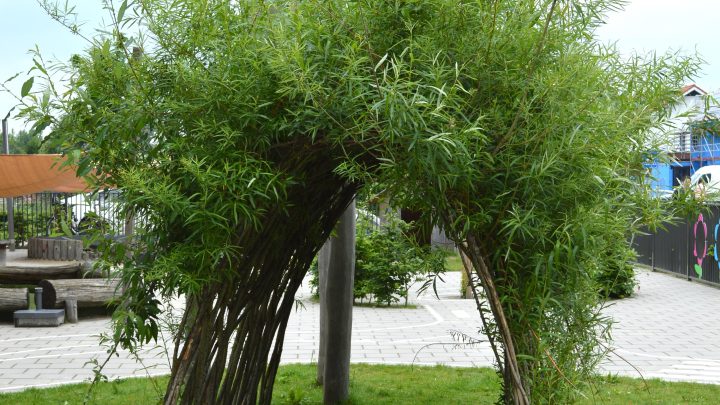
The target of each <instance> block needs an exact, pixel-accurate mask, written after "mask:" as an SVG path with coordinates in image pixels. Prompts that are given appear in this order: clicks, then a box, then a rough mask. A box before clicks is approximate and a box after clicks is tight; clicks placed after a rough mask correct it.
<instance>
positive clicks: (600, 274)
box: [595, 247, 635, 298]
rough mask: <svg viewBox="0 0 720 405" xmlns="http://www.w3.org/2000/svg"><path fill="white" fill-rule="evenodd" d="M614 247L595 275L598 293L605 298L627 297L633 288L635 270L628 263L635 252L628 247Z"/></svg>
mask: <svg viewBox="0 0 720 405" xmlns="http://www.w3.org/2000/svg"><path fill="white" fill-rule="evenodd" d="M616 249H617V250H615V251H613V252H609V253H608V254H607V256H606V260H605V265H604V266H600V267H599V268H598V270H597V273H596V275H595V281H596V282H597V283H598V290H599V292H600V295H601V296H602V297H605V298H625V297H629V296H631V295H632V294H633V291H634V289H635V270H634V269H633V266H632V264H631V263H630V262H631V261H632V260H633V259H634V258H635V252H634V251H633V250H632V249H630V248H628V247H617V248H616Z"/></svg>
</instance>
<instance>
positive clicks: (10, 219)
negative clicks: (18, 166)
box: [2, 110, 15, 252]
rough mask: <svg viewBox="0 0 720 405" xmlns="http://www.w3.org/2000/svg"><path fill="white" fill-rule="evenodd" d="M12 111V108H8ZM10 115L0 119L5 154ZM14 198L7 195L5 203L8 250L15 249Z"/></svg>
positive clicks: (8, 151)
mask: <svg viewBox="0 0 720 405" xmlns="http://www.w3.org/2000/svg"><path fill="white" fill-rule="evenodd" d="M10 111H12V110H10ZM9 116H10V112H8V113H7V115H6V116H5V118H3V120H2V136H3V153H4V154H6V155H9V154H10V137H9V134H8V127H7V120H8V117H9ZM13 203H14V198H13V197H7V198H6V199H5V204H6V207H7V210H6V212H7V226H8V239H9V241H10V251H11V252H14V251H15V213H14V208H15V206H14V204H13Z"/></svg>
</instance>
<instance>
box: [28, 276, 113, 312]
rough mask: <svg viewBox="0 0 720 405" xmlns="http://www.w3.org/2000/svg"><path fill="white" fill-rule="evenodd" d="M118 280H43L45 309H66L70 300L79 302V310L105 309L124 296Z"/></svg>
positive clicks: (41, 282) (41, 283) (41, 285)
mask: <svg viewBox="0 0 720 405" xmlns="http://www.w3.org/2000/svg"><path fill="white" fill-rule="evenodd" d="M118 285H119V282H118V280H112V279H111V280H108V279H106V278H83V279H68V280H42V281H40V283H39V285H38V286H39V287H42V289H43V295H42V306H43V308H64V307H65V300H66V299H68V298H72V299H76V300H77V307H78V308H97V307H104V306H107V305H108V304H111V303H113V302H115V301H116V300H117V298H118V297H119V296H120V294H122V291H120V289H118Z"/></svg>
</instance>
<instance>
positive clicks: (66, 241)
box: [28, 237, 83, 261]
mask: <svg viewBox="0 0 720 405" xmlns="http://www.w3.org/2000/svg"><path fill="white" fill-rule="evenodd" d="M28 258H29V259H44V260H56V261H57V260H60V261H74V260H82V258H83V242H82V240H78V239H72V238H66V237H59V238H50V237H47V238H30V239H29V240H28Z"/></svg>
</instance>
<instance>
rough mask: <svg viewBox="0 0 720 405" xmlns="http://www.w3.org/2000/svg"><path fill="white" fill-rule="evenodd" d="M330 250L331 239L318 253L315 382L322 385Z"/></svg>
mask: <svg viewBox="0 0 720 405" xmlns="http://www.w3.org/2000/svg"><path fill="white" fill-rule="evenodd" d="M331 249H332V243H331V239H328V240H327V241H325V244H324V245H323V247H322V248H321V249H320V253H318V263H317V264H318V296H319V297H320V308H321V309H320V341H319V345H318V364H317V382H318V384H320V385H322V383H323V374H324V373H325V353H326V349H327V339H326V335H327V317H326V316H325V315H324V313H325V311H323V308H325V285H326V284H327V283H326V282H325V280H327V274H328V268H329V266H330V250H331Z"/></svg>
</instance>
